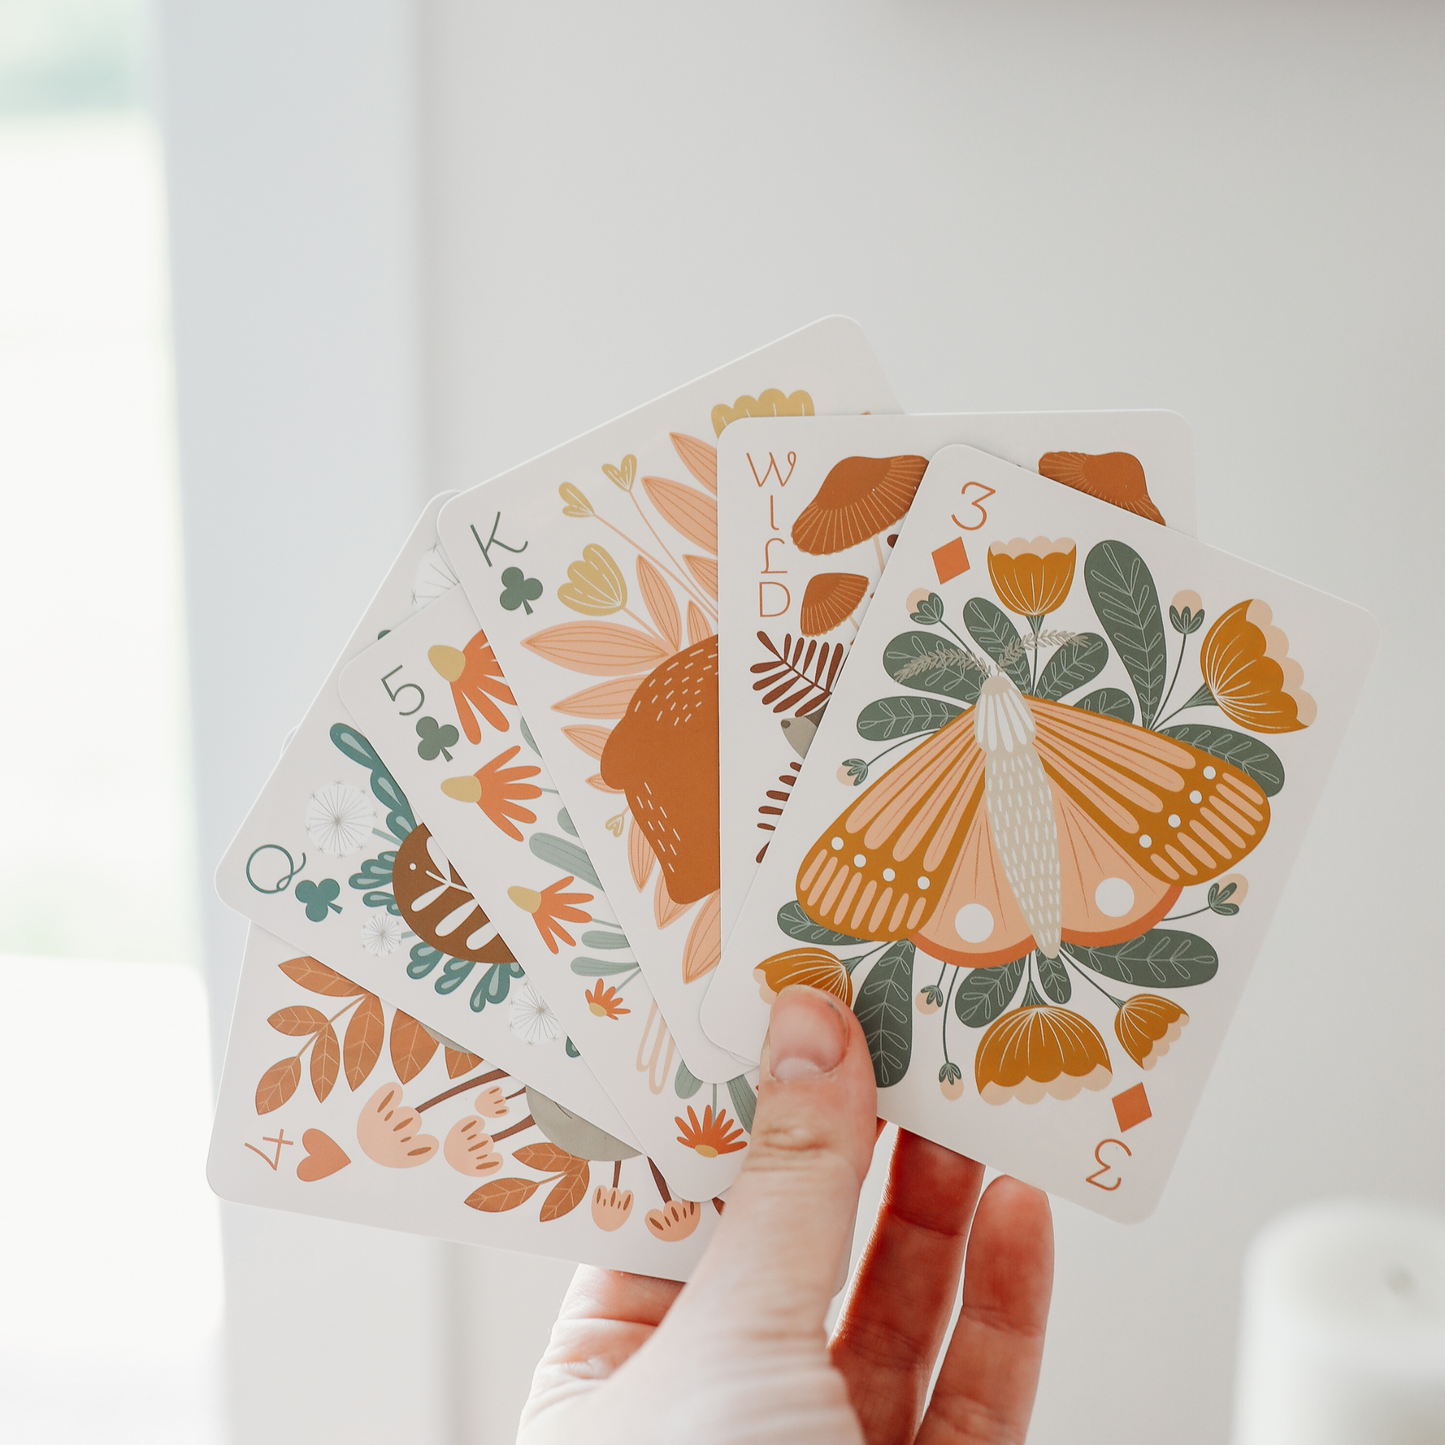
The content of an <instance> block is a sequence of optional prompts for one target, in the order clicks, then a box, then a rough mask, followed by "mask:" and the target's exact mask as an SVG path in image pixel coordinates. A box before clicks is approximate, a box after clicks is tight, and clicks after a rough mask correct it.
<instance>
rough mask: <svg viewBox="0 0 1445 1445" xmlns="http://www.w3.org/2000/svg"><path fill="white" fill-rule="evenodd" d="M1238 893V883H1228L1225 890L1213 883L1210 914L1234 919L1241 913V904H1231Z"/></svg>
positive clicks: (1209, 903)
mask: <svg viewBox="0 0 1445 1445" xmlns="http://www.w3.org/2000/svg"><path fill="white" fill-rule="evenodd" d="M1238 891H1239V884H1238V883H1226V884H1225V885H1224V887H1223V888H1221V887H1220V886H1219V884H1217V883H1211V884H1210V885H1209V902H1208V907H1209V910H1210V912H1211V913H1217V914H1219V916H1220V917H1221V918H1233V917H1234V915H1235V914H1236V913H1238V912H1239V904H1237V903H1231V902H1230V901H1229V900H1230V899H1231V898H1233V897H1234V895H1235V894H1236V893H1237V892H1238Z"/></svg>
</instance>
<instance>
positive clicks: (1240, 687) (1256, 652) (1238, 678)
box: [1199, 597, 1318, 733]
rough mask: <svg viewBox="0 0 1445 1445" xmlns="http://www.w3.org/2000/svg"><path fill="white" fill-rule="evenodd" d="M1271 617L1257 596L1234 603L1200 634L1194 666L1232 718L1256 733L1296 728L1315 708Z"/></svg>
mask: <svg viewBox="0 0 1445 1445" xmlns="http://www.w3.org/2000/svg"><path fill="white" fill-rule="evenodd" d="M1273 617H1274V614H1273V613H1272V612H1271V611H1270V609H1269V604H1268V603H1266V602H1261V601H1260V599H1259V598H1257V597H1254V598H1249V599H1247V600H1246V601H1244V602H1236V603H1235V605H1234V606H1233V607H1231V608H1230V609H1229V611H1228V612H1226V613H1225V614H1224V615H1223V616H1222V617H1221V618H1220V619H1219V620H1218V621H1217V622H1216V623H1215V624H1214V626H1213V627H1211V628H1210V629H1209V631H1208V632H1207V633H1205V634H1204V647H1203V649H1202V651H1201V655H1200V659H1199V667H1200V670H1201V671H1202V672H1203V673H1204V685H1205V686H1206V687H1207V688H1208V689H1209V691H1210V693H1211V694H1212V695H1213V697H1214V701H1215V702H1216V703H1218V704H1219V709H1220V711H1221V712H1223V713H1224V715H1225V716H1226V717H1228V718H1229V719H1230V720H1231V721H1233V722H1237V723H1238V724H1239V725H1240V726H1241V727H1246V728H1249V729H1250V730H1251V731H1253V732H1257V733H1291V732H1297V731H1298V730H1299V729H1300V728H1307V727H1308V726H1309V725H1310V724H1311V723H1312V722H1313V721H1314V720H1315V714H1316V712H1317V711H1318V709H1317V708H1316V706H1315V700H1314V698H1312V697H1311V696H1310V695H1309V693H1307V692H1306V691H1305V690H1304V686H1303V684H1304V677H1305V674H1304V668H1302V667H1301V666H1300V665H1299V663H1297V662H1296V661H1295V660H1294V659H1293V658H1292V657H1291V656H1290V655H1289V638H1288V637H1286V636H1285V634H1284V632H1283V631H1282V630H1281V629H1280V628H1278V627H1275V626H1273Z"/></svg>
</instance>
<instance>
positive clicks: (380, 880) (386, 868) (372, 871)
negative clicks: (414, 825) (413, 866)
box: [346, 848, 401, 918]
mask: <svg viewBox="0 0 1445 1445" xmlns="http://www.w3.org/2000/svg"><path fill="white" fill-rule="evenodd" d="M395 866H396V849H395V848H388V849H387V850H386V851H385V852H384V853H378V854H377V855H376V857H375V858H368V859H367V860H366V861H365V862H364V863H363V864H362V865H361V868H360V870H359V871H358V872H356V873H353V874H352V875H351V877H350V878H348V879H347V880H346V881H347V882H348V883H350V884H351V886H352V887H353V888H355V889H357V890H358V891H360V890H361V889H369V890H370V891H369V892H367V893H366V894H365V896H364V897H363V898H362V900H361V901H362V902H363V903H364V904H366V906H367V907H368V908H384V909H386V911H387V912H388V913H389V914H391V916H392V917H393V918H400V917H401V909H400V908H398V907H397V903H396V899H395V898H394V897H393V896H392V893H391V870H392V869H393V868H394V867H395Z"/></svg>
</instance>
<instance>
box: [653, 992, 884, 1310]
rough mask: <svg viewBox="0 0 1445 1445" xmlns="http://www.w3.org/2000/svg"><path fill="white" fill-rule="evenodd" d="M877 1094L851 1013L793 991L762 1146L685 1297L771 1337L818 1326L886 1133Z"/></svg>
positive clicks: (754, 1146) (762, 1081)
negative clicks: (878, 1142)
mask: <svg viewBox="0 0 1445 1445" xmlns="http://www.w3.org/2000/svg"><path fill="white" fill-rule="evenodd" d="M877 1109H878V1091H877V1088H876V1086H875V1085H874V1082H873V1062H872V1059H871V1058H870V1057H869V1053H868V1043H867V1040H866V1039H864V1037H863V1030H862V1028H861V1027H859V1024H858V1020H857V1019H856V1018H855V1017H854V1015H853V1012H852V1010H851V1009H848V1008H846V1007H845V1006H844V1005H843V1004H842V1002H841V1001H840V1000H838V999H836V998H834V997H833V996H832V995H831V994H826V993H822V992H820V991H819V990H817V989H811V988H802V987H796V986H795V987H791V988H787V989H784V990H783V992H782V993H781V994H779V996H778V998H777V1000H776V1002H774V1004H773V1013H772V1019H771V1022H770V1024H769V1027H768V1037H767V1039H766V1041H765V1042H764V1045H763V1051H762V1060H761V1069H760V1077H759V1081H758V1106H757V1112H756V1114H755V1115H754V1118H753V1129H752V1142H751V1145H750V1146H749V1149H748V1157H747V1160H746V1161H745V1163H744V1164H743V1168H742V1172H741V1173H740V1174H739V1175H738V1178H737V1181H736V1183H734V1185H733V1186H732V1188H731V1189H730V1190H729V1191H728V1199H727V1207H726V1209H725V1211H724V1213H723V1217H722V1221H721V1223H720V1224H719V1226H718V1230H717V1233H716V1234H715V1235H714V1236H713V1239H712V1241H711V1243H710V1244H709V1246H708V1249H707V1251H706V1253H705V1254H704V1255H703V1257H702V1259H701V1260H699V1262H698V1266H697V1268H696V1270H695V1271H694V1273H693V1278H692V1282H691V1284H690V1285H689V1287H688V1288H687V1289H686V1290H684V1292H683V1295H682V1297H681V1298H680V1299H679V1300H678V1306H679V1307H680V1308H681V1311H682V1312H683V1313H684V1314H688V1315H690V1314H691V1313H692V1311H693V1310H694V1309H697V1310H701V1311H705V1312H706V1313H707V1314H708V1315H710V1316H711V1317H712V1318H714V1319H717V1318H725V1319H726V1318H731V1319H735V1320H736V1319H741V1320H746V1321H748V1322H749V1328H750V1329H756V1330H758V1331H761V1332H764V1333H766V1334H769V1335H772V1334H775V1333H781V1334H786V1335H796V1334H801V1333H805V1332H810V1331H813V1332H815V1331H817V1330H818V1329H819V1328H820V1327H821V1326H822V1323H823V1318H824V1316H825V1314H826V1313H827V1309H828V1302H829V1301H830V1300H831V1299H832V1297H833V1294H834V1293H835V1291H836V1289H837V1285H838V1275H839V1270H840V1267H841V1265H842V1262H843V1260H844V1259H845V1258H846V1257H847V1253H848V1249H849V1246H850V1245H851V1243H852V1237H853V1221H854V1219H855V1217H856V1215H857V1211H858V1193H859V1190H860V1189H861V1188H862V1186H863V1178H864V1176H865V1175H866V1174H867V1172H868V1164H869V1160H870V1159H871V1158H872V1154H873V1144H874V1141H875V1139H876V1138H877V1130H876V1127H875V1119H876V1115H877Z"/></svg>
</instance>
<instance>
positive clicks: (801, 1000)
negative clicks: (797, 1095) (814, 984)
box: [768, 985, 848, 1083]
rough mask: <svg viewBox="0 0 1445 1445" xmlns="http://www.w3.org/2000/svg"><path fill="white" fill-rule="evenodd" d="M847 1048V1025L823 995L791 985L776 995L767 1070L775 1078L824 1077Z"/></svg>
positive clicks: (783, 1079) (784, 1081)
mask: <svg viewBox="0 0 1445 1445" xmlns="http://www.w3.org/2000/svg"><path fill="white" fill-rule="evenodd" d="M847 1047H848V1030H847V1025H846V1024H845V1023H844V1022H843V1019H842V1017H841V1016H840V1014H839V1012H838V1006H837V1004H835V1003H834V1002H833V1000H832V999H831V998H829V997H828V995H827V994H825V993H820V992H819V991H818V990H817V989H815V988H804V987H801V986H798V985H794V986H793V987H791V988H786V989H784V990H783V992H782V993H780V994H779V995H778V999H777V1002H776V1003H774V1005H773V1015H772V1022H771V1023H770V1024H769V1026H768V1069H769V1072H770V1073H771V1074H772V1076H773V1077H774V1078H775V1079H777V1080H779V1081H780V1082H781V1083H787V1082H788V1080H789V1079H803V1078H808V1077H811V1076H814V1075H817V1074H826V1073H828V1072H829V1070H831V1069H835V1068H837V1067H838V1065H839V1064H840V1063H841V1062H842V1059H843V1053H844V1050H846V1048H847Z"/></svg>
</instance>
